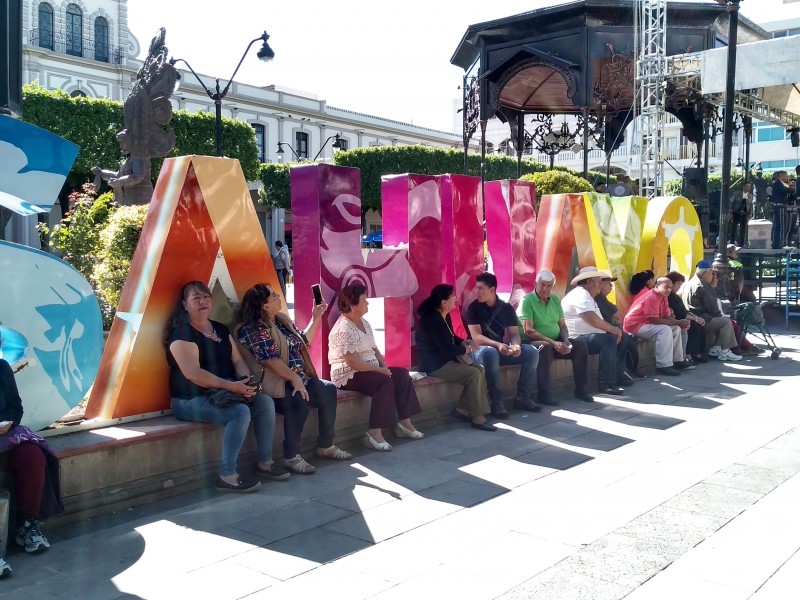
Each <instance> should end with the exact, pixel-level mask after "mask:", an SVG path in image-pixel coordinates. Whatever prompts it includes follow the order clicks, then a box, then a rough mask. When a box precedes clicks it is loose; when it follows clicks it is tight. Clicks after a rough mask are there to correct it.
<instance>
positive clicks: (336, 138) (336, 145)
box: [313, 133, 342, 162]
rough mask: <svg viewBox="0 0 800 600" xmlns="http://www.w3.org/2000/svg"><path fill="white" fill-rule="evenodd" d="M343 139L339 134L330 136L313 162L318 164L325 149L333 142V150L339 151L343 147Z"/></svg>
mask: <svg viewBox="0 0 800 600" xmlns="http://www.w3.org/2000/svg"><path fill="white" fill-rule="evenodd" d="M341 139H342V138H341V136H340V135H339V134H338V133H336V134H334V135H332V136H329V137H328V139H326V140H325V141H324V142H322V146H321V147H320V149H319V152H317V155H316V156H315V157H314V161H313V162H316V160H317V159H318V158H319V155H320V154H322V151H323V150H324V149H325V146H327V145H328V142H330V141H331V140H333V144H331V148H336V149H337V150H338V149H339V148H341V147H342V142H341Z"/></svg>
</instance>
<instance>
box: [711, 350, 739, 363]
mask: <svg viewBox="0 0 800 600" xmlns="http://www.w3.org/2000/svg"><path fill="white" fill-rule="evenodd" d="M717 360H727V361H731V362H736V361H739V360H742V357H741V356H739V355H738V354H734V353H733V352H731V351H730V350H723V351H722V352H720V353H719V354H717Z"/></svg>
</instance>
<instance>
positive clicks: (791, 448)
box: [0, 332, 800, 600]
mask: <svg viewBox="0 0 800 600" xmlns="http://www.w3.org/2000/svg"><path fill="white" fill-rule="evenodd" d="M777 341H778V343H779V345H780V346H782V347H783V348H784V349H785V350H784V353H783V356H782V357H781V358H780V359H779V360H770V359H769V358H768V357H747V358H745V360H743V361H741V362H739V363H721V362H717V361H714V362H711V363H709V364H707V365H701V366H700V367H698V368H697V369H696V370H695V371H693V372H690V373H685V374H683V375H682V376H681V377H668V378H664V379H661V378H659V377H649V378H648V379H647V380H645V381H641V382H637V384H636V385H635V386H634V387H632V388H630V393H629V395H628V396H626V397H621V398H611V397H604V396H598V397H597V399H598V401H597V402H595V403H592V404H587V403H583V402H578V401H574V400H571V399H569V400H564V401H563V403H562V405H561V406H560V407H553V408H548V409H547V410H545V411H544V412H543V413H541V414H529V413H520V412H513V413H512V418H511V419H510V420H508V421H505V422H502V423H501V424H500V427H501V429H500V431H498V432H497V433H485V432H480V431H476V430H474V429H471V428H469V427H467V426H465V425H464V424H461V423H451V424H448V425H443V426H439V427H436V428H433V429H430V430H428V431H426V432H425V433H426V437H425V439H424V440H422V441H411V440H398V441H397V443H396V445H395V449H394V451H393V452H391V453H385V454H384V453H374V452H370V451H367V450H365V449H360V450H357V451H356V452H355V457H354V459H353V460H352V462H346V463H330V462H328V463H325V462H323V461H315V462H316V463H317V465H318V466H319V467H320V468H319V469H318V470H317V473H316V474H315V475H313V476H299V475H298V476H294V475H293V476H292V478H291V480H290V481H288V482H286V483H281V482H272V483H265V484H264V485H263V486H262V488H261V490H259V492H258V493H255V494H248V495H239V496H237V495H219V494H216V493H215V492H214V491H213V490H212V489H211V488H210V486H211V484H212V483H213V482H211V481H209V488H208V489H206V490H201V491H199V492H195V493H192V494H186V495H183V496H179V497H175V498H172V499H169V500H165V501H160V502H156V503H153V504H149V505H145V506H141V507H137V508H134V509H130V510H127V511H124V512H122V513H119V514H114V515H108V516H106V517H101V518H97V519H92V520H88V521H82V522H79V523H75V524H72V525H68V526H63V527H60V528H57V529H52V528H49V529H48V528H47V527H45V531H46V533H47V534H48V535H49V537H50V540H51V542H52V548H51V549H50V550H49V552H47V553H46V554H43V555H37V556H30V555H25V554H24V553H22V552H19V551H17V550H12V551H11V552H10V553H9V556H8V560H9V562H10V563H11V565H12V567H13V568H14V573H13V575H12V576H11V577H10V578H8V579H6V580H3V581H0V598H51V599H66V598H81V599H85V600H104V599H114V598H147V599H161V598H165V599H166V598H169V599H174V598H202V599H205V598H209V599H216V600H228V599H231V600H232V599H239V598H248V599H253V600H255V599H260V598H269V599H276V598H287V599H295V600H296V599H298V598H312V597H319V598H324V599H325V600H335V599H342V600H359V599H362V598H364V599H365V598H371V599H375V600H389V599H394V598H398V599H399V598H404V599H405V598H412V597H413V598H459V599H467V598H475V599H491V598H504V599H505V598H508V599H512V598H514V599H522V598H537V599H539V598H541V599H562V598H563V599H587V600H605V599H617V598H629V599H631V600H643V599H645V600H649V599H660V598H665V599H666V598H669V599H670V600H674V599H675V598H686V599H687V600H692V599H694V598H703V599H704V600H712V599H724V600H738V599H740V598H741V599H745V598H752V599H753V600H772V599H775V600H787V599H790V598H796V597H797V594H798V591H797V590H798V589H800V552H799V551H798V550H799V549H800V511H799V510H798V498H800V403H799V402H798V390H799V389H800V361H799V359H800V354H799V352H800V335H798V334H797V332H784V333H783V334H781V335H779V336H777ZM389 439H391V441H392V442H395V440H394V439H393V438H389Z"/></svg>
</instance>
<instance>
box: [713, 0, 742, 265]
mask: <svg viewBox="0 0 800 600" xmlns="http://www.w3.org/2000/svg"><path fill="white" fill-rule="evenodd" d="M717 2H718V3H719V4H722V5H724V6H727V8H728V18H729V27H728V78H727V85H726V87H725V122H724V129H723V134H722V194H721V196H720V203H719V245H718V250H719V252H720V254H722V258H723V261H724V262H727V252H725V251H723V248H725V247H726V246H727V244H728V210H729V207H730V205H731V157H732V155H733V105H734V102H733V100H734V98H733V96H734V94H735V92H736V44H737V38H738V33H739V4H740V2H741V0H717Z"/></svg>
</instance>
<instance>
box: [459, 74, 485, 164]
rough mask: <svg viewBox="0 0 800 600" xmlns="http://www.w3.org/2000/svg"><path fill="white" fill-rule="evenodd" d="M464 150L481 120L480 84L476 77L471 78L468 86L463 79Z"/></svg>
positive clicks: (465, 79)
mask: <svg viewBox="0 0 800 600" xmlns="http://www.w3.org/2000/svg"><path fill="white" fill-rule="evenodd" d="M462 91H463V92H464V107H463V109H462V110H463V111H464V115H463V117H464V132H463V135H464V148H466V147H467V146H469V141H470V139H472V136H473V134H474V133H475V131H477V129H478V124H479V122H480V119H481V84H480V81H479V80H478V78H477V77H472V79H471V81H470V83H469V85H467V78H466V77H465V78H464V86H463V90H462Z"/></svg>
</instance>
